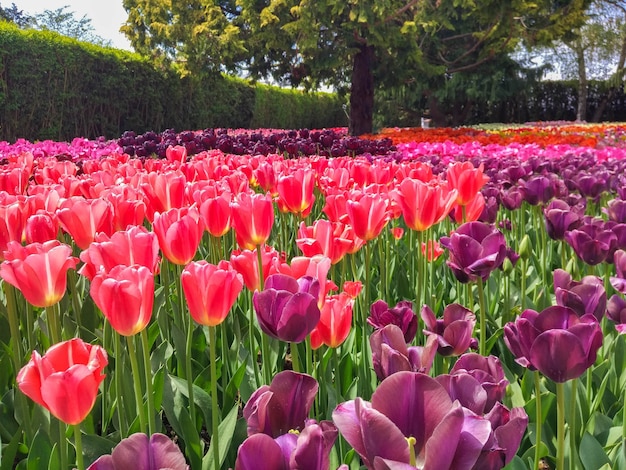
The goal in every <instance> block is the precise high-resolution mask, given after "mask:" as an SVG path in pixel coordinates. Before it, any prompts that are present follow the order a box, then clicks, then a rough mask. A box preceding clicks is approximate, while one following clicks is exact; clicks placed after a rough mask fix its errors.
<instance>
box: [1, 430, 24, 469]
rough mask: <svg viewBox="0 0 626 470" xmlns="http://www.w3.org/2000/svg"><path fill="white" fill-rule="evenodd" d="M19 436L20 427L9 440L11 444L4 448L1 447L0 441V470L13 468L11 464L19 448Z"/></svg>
mask: <svg viewBox="0 0 626 470" xmlns="http://www.w3.org/2000/svg"><path fill="white" fill-rule="evenodd" d="M21 436H22V427H21V426H20V427H19V428H18V430H17V432H16V433H15V434H14V435H13V437H12V438H11V442H9V444H8V445H6V446H5V447H3V446H2V442H1V441H2V440H1V439H0V470H11V469H12V468H13V462H14V461H15V456H16V455H17V451H18V449H19V447H20V438H21Z"/></svg>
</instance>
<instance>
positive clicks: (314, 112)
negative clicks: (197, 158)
mask: <svg viewBox="0 0 626 470" xmlns="http://www.w3.org/2000/svg"><path fill="white" fill-rule="evenodd" d="M0 57H1V58H2V59H1V60H0V136H1V138H2V139H6V140H14V139H17V138H20V137H25V138H28V139H51V138H52V139H71V138H73V137H74V136H76V135H83V136H86V137H92V138H95V137H98V136H106V137H117V136H119V135H120V134H121V133H122V132H123V131H125V130H134V131H137V132H143V131H147V130H156V131H159V130H164V129H166V128H170V127H176V128H179V129H185V128H187V129H202V128H205V127H233V128H238V127H250V125H251V123H252V122H253V121H254V123H255V124H256V125H261V126H267V125H269V123H266V122H265V121H264V119H266V118H267V119H270V120H271V122H277V119H276V118H277V116H280V119H279V121H280V124H281V125H282V126H284V127H300V126H301V127H316V126H317V127H321V126H328V127H332V126H334V125H338V124H341V123H343V113H342V112H341V108H340V103H339V102H338V100H337V98H336V97H334V96H332V95H330V94H311V95H306V94H303V93H300V92H292V91H284V92H283V91H281V90H280V89H278V88H271V87H263V91H260V92H258V93H257V92H256V91H255V86H254V85H253V84H251V83H250V82H248V81H245V80H242V79H237V78H231V77H224V76H221V75H216V76H196V75H187V76H185V77H183V78H181V77H180V76H179V74H178V73H176V72H175V71H174V70H173V69H171V68H155V67H154V65H153V64H152V62H151V61H150V60H149V59H148V58H145V57H141V56H139V55H138V54H132V53H129V52H126V51H119V50H115V49H111V48H101V47H97V46H95V45H92V44H87V43H82V42H79V41H77V40H75V39H71V38H67V37H63V36H60V35H58V34H57V33H54V32H51V31H37V30H33V29H29V30H20V29H18V28H17V27H16V26H12V25H9V24H5V25H2V26H0ZM257 100H259V101H258V103H257ZM264 103H265V104H264ZM268 103H270V104H272V105H274V104H276V106H277V108H276V109H280V110H295V109H298V108H299V106H300V105H302V104H303V103H308V107H305V108H304V109H305V110H306V112H307V113H308V114H298V117H297V119H294V120H293V121H290V119H291V118H292V117H294V116H295V114H296V113H291V114H287V113H283V114H277V115H276V116H274V115H273V114H271V113H268V111H267V110H268ZM295 103H299V104H295ZM257 113H259V114H257Z"/></svg>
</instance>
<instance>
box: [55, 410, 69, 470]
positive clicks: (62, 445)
mask: <svg viewBox="0 0 626 470" xmlns="http://www.w3.org/2000/svg"><path fill="white" fill-rule="evenodd" d="M57 421H58V424H59V457H60V459H61V468H62V469H66V468H67V438H66V437H65V432H66V431H67V424H65V423H64V422H63V421H61V420H60V419H58V420H57Z"/></svg>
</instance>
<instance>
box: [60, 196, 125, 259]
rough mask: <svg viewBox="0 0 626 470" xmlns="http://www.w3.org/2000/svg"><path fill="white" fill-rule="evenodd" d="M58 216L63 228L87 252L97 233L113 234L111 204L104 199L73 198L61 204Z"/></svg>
mask: <svg viewBox="0 0 626 470" xmlns="http://www.w3.org/2000/svg"><path fill="white" fill-rule="evenodd" d="M57 216H58V218H59V222H60V223H61V227H62V228H63V230H65V231H66V232H67V233H69V234H70V235H71V236H72V239H73V240H74V243H76V246H78V248H80V249H81V250H86V249H87V247H88V246H89V244H90V243H91V242H92V241H93V240H94V238H95V236H96V233H98V232H104V233H106V234H107V235H112V234H113V212H112V210H111V204H110V203H109V202H108V201H105V200H104V199H85V198H83V197H81V196H73V197H71V198H69V199H66V200H65V201H63V202H62V203H61V206H60V208H59V210H58V211H57Z"/></svg>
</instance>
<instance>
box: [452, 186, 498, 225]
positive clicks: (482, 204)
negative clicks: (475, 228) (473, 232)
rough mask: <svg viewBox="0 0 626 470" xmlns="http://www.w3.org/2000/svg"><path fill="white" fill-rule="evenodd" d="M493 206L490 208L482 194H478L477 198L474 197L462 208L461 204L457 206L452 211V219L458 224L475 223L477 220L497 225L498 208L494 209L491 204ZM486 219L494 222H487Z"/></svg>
mask: <svg viewBox="0 0 626 470" xmlns="http://www.w3.org/2000/svg"><path fill="white" fill-rule="evenodd" d="M492 199H493V198H492ZM491 204H492V205H491V206H489V207H488V206H487V204H486V201H485V197H484V196H483V195H482V193H476V196H474V197H473V198H472V199H471V200H470V201H469V202H468V203H467V204H466V205H464V206H461V205H459V204H455V205H454V206H453V207H452V209H451V210H450V218H451V219H452V220H454V221H455V222H456V223H457V224H462V223H464V222H475V221H477V220H480V221H481V222H486V223H495V216H496V214H497V210H498V207H497V206H495V207H494V206H493V202H491ZM486 211H488V212H486ZM483 215H484V217H483ZM485 219H494V220H493V221H490V222H487V221H486V220H485Z"/></svg>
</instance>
